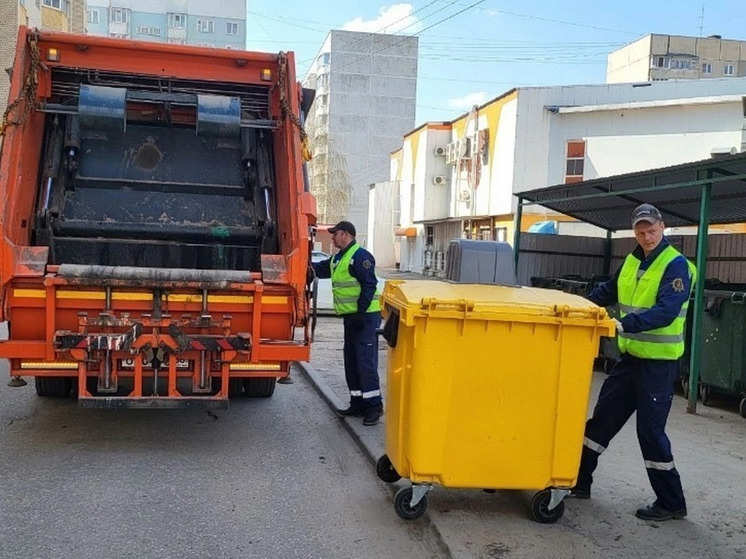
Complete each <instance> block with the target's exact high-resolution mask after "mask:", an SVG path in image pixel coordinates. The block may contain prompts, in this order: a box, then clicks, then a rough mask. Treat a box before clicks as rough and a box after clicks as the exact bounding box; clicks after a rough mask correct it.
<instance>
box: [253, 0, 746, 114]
mask: <svg viewBox="0 0 746 559" xmlns="http://www.w3.org/2000/svg"><path fill="white" fill-rule="evenodd" d="M246 24H247V48H248V49H249V50H259V51H265V52H278V51H281V50H282V51H294V52H295V56H296V70H297V75H298V77H299V79H302V78H303V76H305V74H306V72H307V70H308V67H309V65H310V63H311V61H312V60H313V59H314V57H315V56H316V55H317V53H318V51H319V48H320V47H321V45H322V44H323V42H324V39H325V38H326V35H327V34H328V33H329V31H330V30H331V29H346V30H351V31H368V32H381V33H392V34H396V35H417V36H418V37H419V38H420V39H419V67H418V79H417V114H416V119H415V122H416V126H419V125H421V124H423V123H424V122H428V121H431V122H439V121H450V120H453V119H455V118H457V117H459V116H460V115H462V114H464V113H465V112H467V111H468V110H469V109H470V108H471V107H472V105H475V104H482V103H484V102H486V101H488V100H490V99H492V98H494V97H497V96H499V95H500V94H502V93H504V92H505V91H508V90H510V89H512V88H513V87H521V86H539V85H541V86H546V85H570V84H593V83H603V82H604V81H605V78H606V56H607V54H608V53H609V52H611V51H613V50H615V49H617V48H619V47H621V46H624V45H626V44H629V43H631V42H634V41H635V40H637V39H639V38H641V37H643V36H645V35H647V34H649V33H659V34H668V35H689V36H697V37H699V36H703V37H706V36H709V35H721V36H722V37H723V38H724V39H737V40H746V3H744V2H742V1H740V0H735V1H734V0H704V1H703V0H699V1H696V0H677V1H676V2H671V0H647V1H644V0H626V1H624V2H620V1H616V0H594V1H583V2H580V1H574V0H565V1H564V2H558V1H556V0H551V1H550V0H522V1H521V0H457V1H451V0H435V1H432V0H422V1H410V2H385V1H384V2H381V1H375V0H357V1H352V0H317V1H316V2H309V1H307V0H305V1H298V0H280V1H278V0H274V1H271V0H248V14H247V20H246Z"/></svg>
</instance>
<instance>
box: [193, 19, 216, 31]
mask: <svg viewBox="0 0 746 559" xmlns="http://www.w3.org/2000/svg"><path fill="white" fill-rule="evenodd" d="M197 31H199V32H200V33H215V22H214V21H212V20H211V19H198V20H197Z"/></svg>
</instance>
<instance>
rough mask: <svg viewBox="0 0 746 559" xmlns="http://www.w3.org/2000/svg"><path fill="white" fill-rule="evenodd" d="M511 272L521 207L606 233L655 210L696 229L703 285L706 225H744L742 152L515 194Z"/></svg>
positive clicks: (693, 363) (692, 383) (697, 294)
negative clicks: (644, 209)
mask: <svg viewBox="0 0 746 559" xmlns="http://www.w3.org/2000/svg"><path fill="white" fill-rule="evenodd" d="M516 196H517V197H518V211H517V212H516V224H515V240H514V243H513V246H514V247H516V250H515V260H516V262H515V263H516V269H518V255H519V250H518V247H519V246H520V244H519V242H520V230H521V218H522V214H523V207H524V206H528V205H540V206H543V207H546V208H549V209H551V210H555V211H557V212H560V213H563V214H565V215H568V216H571V217H574V218H576V219H579V220H581V221H584V222H586V223H590V224H592V225H596V226H598V227H601V228H603V229H606V230H607V232H608V234H607V239H609V241H610V240H611V232H612V231H619V230H627V229H631V223H630V217H631V215H632V210H634V208H635V207H637V206H638V205H640V204H643V203H648V204H653V205H655V206H656V207H657V208H658V209H659V210H660V212H661V214H662V215H663V220H664V222H665V224H666V226H668V227H681V226H687V225H695V226H698V231H697V257H696V259H697V268H698V270H699V271H700V272H699V273H700V279H701V280H704V277H703V276H704V270H705V264H706V260H707V231H708V228H709V225H710V224H711V223H712V224H726V223H741V222H746V153H740V154H736V155H723V156H718V157H713V158H710V159H705V160H702V161H695V162H693V163H685V164H681V165H674V166H671V167H662V168H659V169H652V170H648V171H640V172H636V173H628V174H625V175H617V176H612V177H604V178H600V179H592V180H587V181H583V182H578V183H574V184H561V185H556V186H550V187H547V188H540V189H536V190H529V191H526V192H521V193H520V194H516ZM703 299H704V281H698V282H697V283H696V284H695V291H694V321H693V327H692V348H691V352H690V355H691V356H690V367H689V403H688V406H687V411H688V412H689V413H696V411H697V388H698V384H699V367H700V348H699V345H700V338H701V331H702V315H703V311H704V308H703Z"/></svg>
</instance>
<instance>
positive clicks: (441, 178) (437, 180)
mask: <svg viewBox="0 0 746 559" xmlns="http://www.w3.org/2000/svg"><path fill="white" fill-rule="evenodd" d="M447 180H448V179H446V177H444V176H443V175H436V176H434V177H433V184H445V183H446V182H447Z"/></svg>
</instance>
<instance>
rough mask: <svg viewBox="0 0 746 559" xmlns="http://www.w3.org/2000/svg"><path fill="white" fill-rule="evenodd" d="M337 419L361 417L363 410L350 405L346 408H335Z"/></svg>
mask: <svg viewBox="0 0 746 559" xmlns="http://www.w3.org/2000/svg"><path fill="white" fill-rule="evenodd" d="M337 415H338V416H339V417H363V416H364V415H365V410H364V409H363V408H362V407H361V406H355V405H350V406H349V407H347V408H337Z"/></svg>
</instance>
